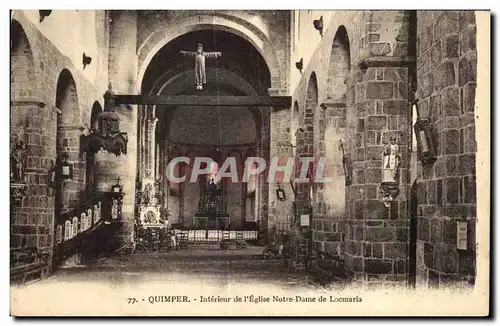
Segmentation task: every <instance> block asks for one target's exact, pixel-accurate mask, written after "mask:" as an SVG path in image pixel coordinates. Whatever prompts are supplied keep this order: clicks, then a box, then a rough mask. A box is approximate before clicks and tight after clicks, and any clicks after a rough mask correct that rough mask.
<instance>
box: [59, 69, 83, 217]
mask: <svg viewBox="0 0 500 326" xmlns="http://www.w3.org/2000/svg"><path fill="white" fill-rule="evenodd" d="M55 106H56V108H58V115H57V119H56V120H57V122H56V126H57V131H56V153H57V159H59V160H61V159H65V160H67V162H68V163H71V164H73V175H74V176H79V175H82V174H84V173H85V170H86V167H85V166H82V165H80V164H75V163H79V162H80V159H81V157H80V130H79V129H78V128H77V127H76V126H75V125H76V123H75V120H77V121H78V119H79V118H80V110H79V102H78V92H77V89H76V83H75V79H74V78H73V75H72V74H71V72H70V71H69V70H68V69H63V70H62V71H61V72H60V73H59V76H58V78H57V84H56V99H55ZM63 154H64V156H62V155H63ZM81 181H83V180H79V179H78V178H73V179H69V180H66V181H65V184H64V186H63V184H62V183H61V182H59V183H58V188H57V189H56V202H57V203H58V204H59V205H60V206H58V207H57V212H56V216H60V214H61V213H62V212H64V211H68V210H71V209H72V208H75V207H76V206H77V205H78V202H79V193H78V192H79V188H80V187H81V186H83V183H80V182H81ZM67 183H71V184H72V186H68V185H67Z"/></svg>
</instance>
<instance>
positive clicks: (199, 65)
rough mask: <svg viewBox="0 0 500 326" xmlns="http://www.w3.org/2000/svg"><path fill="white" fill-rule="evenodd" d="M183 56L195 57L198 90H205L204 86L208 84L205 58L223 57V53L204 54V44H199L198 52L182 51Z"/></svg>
mask: <svg viewBox="0 0 500 326" xmlns="http://www.w3.org/2000/svg"><path fill="white" fill-rule="evenodd" d="M181 54H182V55H187V56H191V57H195V66H194V70H195V77H196V89H197V90H199V91H201V90H203V84H206V83H207V79H206V74H205V58H217V57H220V56H222V52H203V44H201V43H198V48H197V50H196V52H191V51H181Z"/></svg>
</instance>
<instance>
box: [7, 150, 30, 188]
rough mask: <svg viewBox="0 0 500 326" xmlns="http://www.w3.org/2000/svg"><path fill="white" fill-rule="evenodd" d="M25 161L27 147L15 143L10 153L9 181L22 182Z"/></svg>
mask: <svg viewBox="0 0 500 326" xmlns="http://www.w3.org/2000/svg"><path fill="white" fill-rule="evenodd" d="M27 159H28V146H27V145H26V144H25V143H24V142H23V141H15V142H14V143H13V145H12V150H11V153H10V168H11V173H10V179H11V181H14V182H24V179H25V177H24V172H25V170H26V161H27Z"/></svg>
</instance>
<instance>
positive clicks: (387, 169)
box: [380, 135, 401, 207]
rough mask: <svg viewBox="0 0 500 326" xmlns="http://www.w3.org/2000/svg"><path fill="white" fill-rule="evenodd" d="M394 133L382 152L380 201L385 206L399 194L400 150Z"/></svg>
mask: <svg viewBox="0 0 500 326" xmlns="http://www.w3.org/2000/svg"><path fill="white" fill-rule="evenodd" d="M396 141H397V138H396V135H391V137H390V143H389V145H387V146H386V147H385V150H384V153H383V154H382V182H381V184H380V194H381V196H382V202H383V203H384V205H385V206H386V207H389V206H390V202H391V201H393V200H394V199H395V198H396V197H397V196H398V195H399V165H400V163H401V151H400V149H399V145H397V144H396Z"/></svg>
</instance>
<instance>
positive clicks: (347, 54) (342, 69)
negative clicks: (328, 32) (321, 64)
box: [326, 25, 351, 102]
mask: <svg viewBox="0 0 500 326" xmlns="http://www.w3.org/2000/svg"><path fill="white" fill-rule="evenodd" d="M350 68H351V51H350V43H349V36H348V34H347V29H346V28H345V26H343V25H341V26H340V27H339V28H338V29H337V32H336V33H335V36H334V38H333V42H332V48H331V51H330V60H329V63H328V87H327V94H326V95H327V96H326V98H327V99H328V100H333V101H335V102H345V97H346V92H347V89H346V85H345V79H346V77H347V74H348V72H349V70H350Z"/></svg>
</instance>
